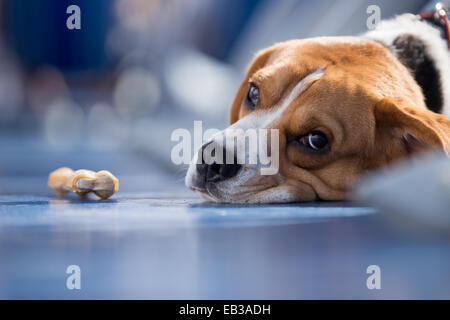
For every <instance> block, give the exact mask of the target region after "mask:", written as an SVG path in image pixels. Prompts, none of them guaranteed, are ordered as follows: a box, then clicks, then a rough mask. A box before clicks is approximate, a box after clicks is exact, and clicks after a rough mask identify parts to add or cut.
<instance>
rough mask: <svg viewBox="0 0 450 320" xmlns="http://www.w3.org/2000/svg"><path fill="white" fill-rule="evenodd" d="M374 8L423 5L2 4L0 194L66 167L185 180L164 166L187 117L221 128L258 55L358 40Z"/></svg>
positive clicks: (389, 10)
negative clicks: (294, 44) (316, 42)
mask: <svg viewBox="0 0 450 320" xmlns="http://www.w3.org/2000/svg"><path fill="white" fill-rule="evenodd" d="M72 4H76V5H78V6H79V7H80V8H81V29H80V30H76V29H75V30H69V29H68V28H67V27H66V20H67V18H68V17H69V16H70V14H67V13H66V9H67V7H68V6H69V5H72ZM372 4H376V5H378V6H379V7H380V9H381V17H382V18H389V17H392V16H393V15H394V14H399V13H404V12H418V11H420V10H422V9H423V8H424V7H426V6H427V5H428V6H430V5H431V4H430V3H429V1H425V0H401V1H390V0H378V1H373V0H370V1H369V0H367V1H366V0H362V1H353V0H340V1H330V0H317V1H297V0H283V1H274V0H170V1H167V0H166V1H160V0H95V1H91V0H58V1H54V0H1V1H0V8H1V10H0V26H1V29H0V177H3V178H4V179H3V181H7V183H5V182H4V183H2V184H0V192H2V193H13V192H17V191H19V190H20V192H26V191H27V190H26V189H27V185H23V184H22V185H19V186H17V187H16V186H15V183H17V177H20V176H24V175H27V176H37V175H40V176H41V175H44V174H47V173H48V172H50V171H51V170H54V169H56V168H57V167H60V166H62V165H68V166H72V167H74V169H76V168H80V167H83V166H85V167H87V166H91V169H110V170H111V169H115V170H116V173H117V174H119V175H120V174H133V173H135V172H136V171H138V170H144V169H148V170H147V171H149V172H150V173H152V174H155V175H157V174H168V175H169V176H174V173H175V176H176V177H177V179H181V178H180V177H182V175H183V174H182V172H183V170H184V169H183V168H179V167H176V166H175V165H173V164H172V162H171V161H170V150H171V148H172V147H173V146H174V145H175V143H174V142H171V141H170V134H171V133H172V131H173V129H175V128H186V129H188V130H190V131H192V130H193V120H203V125H204V129H207V128H218V129H222V128H224V127H225V126H226V125H227V122H228V108H229V105H230V103H231V101H232V99H233V97H234V93H235V90H236V89H237V87H238V85H239V82H240V80H241V78H242V76H243V73H244V72H245V68H246V66H247V64H248V63H249V61H250V60H251V59H252V57H253V55H254V54H255V53H256V52H257V51H258V50H259V49H261V48H264V47H266V46H269V45H271V44H273V43H275V42H279V41H284V40H288V39H294V38H303V37H311V36H325V35H326V36H334V35H357V34H359V33H363V32H365V31H366V30H367V27H366V20H367V17H368V14H367V13H366V9H367V7H368V6H369V5H372ZM124 154H133V156H132V157H131V158H130V157H124V156H123V155H124ZM136 154H137V155H138V157H139V158H138V159H139V160H136V159H137V158H136V156H135V155H136ZM138 163H139V164H138ZM97 165H98V167H96V166H97ZM92 166H94V168H92ZM148 166H150V167H148ZM117 170H119V172H117ZM12 176H14V177H15V178H14V179H10V180H8V178H9V177H12ZM5 179H6V180H5ZM155 179H156V178H155ZM143 187H144V186H143ZM30 188H31V186H30Z"/></svg>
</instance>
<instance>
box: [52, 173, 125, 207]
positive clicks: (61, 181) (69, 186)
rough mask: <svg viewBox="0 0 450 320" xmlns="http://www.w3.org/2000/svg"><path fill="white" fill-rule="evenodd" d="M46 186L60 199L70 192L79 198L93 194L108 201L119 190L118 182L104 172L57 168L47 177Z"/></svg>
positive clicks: (110, 174) (111, 175)
mask: <svg viewBox="0 0 450 320" xmlns="http://www.w3.org/2000/svg"><path fill="white" fill-rule="evenodd" d="M48 186H49V187H50V188H51V189H53V191H55V193H56V194H58V196H60V197H62V196H64V194H66V193H67V192H69V191H72V192H75V193H76V194H77V195H79V196H80V197H84V196H86V195H87V194H88V193H89V192H93V193H95V194H96V195H97V196H99V197H100V198H102V199H108V198H109V197H111V196H112V195H113V194H114V193H116V192H117V191H118V190H119V180H117V178H116V177H115V176H114V175H113V174H112V173H111V172H109V171H106V170H102V171H99V172H94V171H91V170H83V169H82V170H77V171H73V170H72V169H70V168H59V169H57V170H55V171H53V172H52V173H50V175H49V176H48Z"/></svg>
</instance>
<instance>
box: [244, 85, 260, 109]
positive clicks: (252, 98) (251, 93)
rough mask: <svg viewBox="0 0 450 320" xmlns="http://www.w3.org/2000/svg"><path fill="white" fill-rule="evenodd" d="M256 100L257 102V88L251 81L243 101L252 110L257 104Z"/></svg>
mask: <svg viewBox="0 0 450 320" xmlns="http://www.w3.org/2000/svg"><path fill="white" fill-rule="evenodd" d="M258 102H259V89H258V87H256V86H255V85H254V84H253V83H251V84H250V87H249V88H248V91H247V96H246V98H245V103H246V105H247V107H249V108H250V109H251V110H254V109H255V108H256V106H257V105H258Z"/></svg>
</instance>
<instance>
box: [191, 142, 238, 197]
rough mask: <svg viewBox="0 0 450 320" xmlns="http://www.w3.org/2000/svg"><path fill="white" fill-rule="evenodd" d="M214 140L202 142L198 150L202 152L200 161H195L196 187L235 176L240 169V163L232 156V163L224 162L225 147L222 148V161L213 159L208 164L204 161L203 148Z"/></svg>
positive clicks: (202, 186)
mask: <svg viewBox="0 0 450 320" xmlns="http://www.w3.org/2000/svg"><path fill="white" fill-rule="evenodd" d="M211 143H214V142H208V143H206V144H204V145H203V146H202V147H201V149H200V151H199V152H201V153H202V157H201V161H200V162H201V163H197V165H196V170H197V172H196V173H197V179H196V184H197V185H196V187H198V188H204V187H205V185H206V183H209V182H211V183H217V182H222V181H225V180H227V179H230V178H232V177H234V176H236V175H237V174H238V172H239V170H240V169H241V167H242V166H241V165H240V164H238V163H237V159H236V158H234V161H233V163H231V164H228V163H226V153H227V150H226V148H224V147H223V148H222V155H223V161H222V163H218V162H216V161H213V162H212V163H210V164H208V163H206V161H205V156H204V150H205V148H206V147H207V146H208V145H210V144H211Z"/></svg>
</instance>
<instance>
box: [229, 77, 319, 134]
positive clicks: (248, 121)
mask: <svg viewBox="0 0 450 320" xmlns="http://www.w3.org/2000/svg"><path fill="white" fill-rule="evenodd" d="M324 74H325V68H320V69H317V70H316V71H314V72H312V73H310V74H308V75H307V76H306V77H304V78H303V79H301V80H300V81H299V82H298V83H297V84H296V85H295V87H294V88H292V90H291V92H290V93H289V95H287V97H286V98H284V99H283V100H282V101H281V102H280V103H278V104H277V105H276V106H274V108H273V109H271V110H268V111H262V112H259V113H251V114H249V115H247V116H246V117H244V118H242V119H240V120H239V121H237V122H236V123H234V124H233V125H232V126H230V127H229V128H241V129H244V130H247V129H250V128H253V129H263V128H268V127H270V126H271V125H273V124H274V123H275V122H276V121H278V120H279V119H281V116H282V115H283V113H284V112H285V111H286V109H287V108H288V107H289V106H290V105H291V103H292V102H293V101H294V100H295V99H296V98H297V97H298V96H300V94H302V92H304V91H305V90H306V89H308V88H309V87H310V86H311V85H312V84H313V83H314V82H316V81H317V80H319V79H320V78H321V77H322V76H323V75H324Z"/></svg>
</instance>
